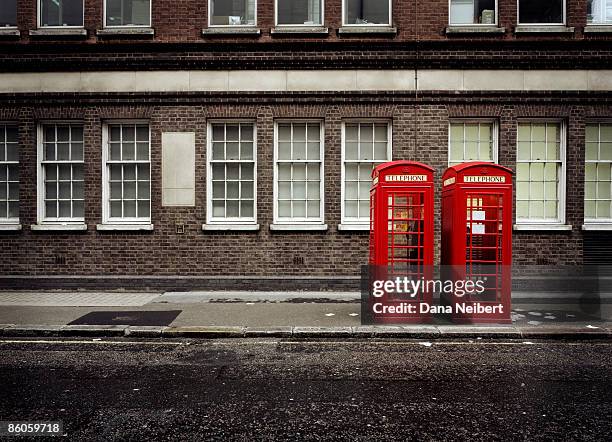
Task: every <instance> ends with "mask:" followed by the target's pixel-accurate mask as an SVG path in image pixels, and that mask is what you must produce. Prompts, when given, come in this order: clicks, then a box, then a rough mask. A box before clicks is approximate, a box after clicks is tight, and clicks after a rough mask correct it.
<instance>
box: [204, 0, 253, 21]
mask: <svg viewBox="0 0 612 442" xmlns="http://www.w3.org/2000/svg"><path fill="white" fill-rule="evenodd" d="M210 3H211V13H210V17H211V20H210V21H211V24H212V25H220V26H240V25H254V24H255V3H256V0H239V1H236V0H211V2H210Z"/></svg>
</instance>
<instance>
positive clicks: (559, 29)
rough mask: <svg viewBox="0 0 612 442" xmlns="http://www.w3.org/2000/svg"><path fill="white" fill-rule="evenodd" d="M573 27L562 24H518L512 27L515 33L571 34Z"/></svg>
mask: <svg viewBox="0 0 612 442" xmlns="http://www.w3.org/2000/svg"><path fill="white" fill-rule="evenodd" d="M573 32H574V28H573V27H569V26H564V25H519V26H517V27H516V28H514V33H515V34H572V33H573Z"/></svg>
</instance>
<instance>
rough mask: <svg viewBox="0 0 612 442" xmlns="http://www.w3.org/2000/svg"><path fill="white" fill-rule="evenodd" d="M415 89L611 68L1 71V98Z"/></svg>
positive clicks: (597, 76) (610, 83)
mask: <svg viewBox="0 0 612 442" xmlns="http://www.w3.org/2000/svg"><path fill="white" fill-rule="evenodd" d="M415 74H416V77H417V78H416V79H415ZM415 90H419V91H612V70H441V69H440V70H418V71H415V70H410V69H399V70H266V71H262V70H259V71H247V70H245V71H237V70H233V71H108V72H45V73H42V72H41V73H39V72H26V73H0V94H9V93H61V92H69V93H79V92H81V93H107V92H118V93H119V92H299V91H302V92H309V91H312V92H314V91H320V92H326V91H340V92H354V91H415Z"/></svg>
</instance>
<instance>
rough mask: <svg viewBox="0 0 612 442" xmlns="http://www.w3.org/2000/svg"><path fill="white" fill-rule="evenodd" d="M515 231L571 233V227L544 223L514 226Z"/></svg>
mask: <svg viewBox="0 0 612 442" xmlns="http://www.w3.org/2000/svg"><path fill="white" fill-rule="evenodd" d="M514 230H515V231H529V230H531V231H540V232H544V231H571V230H572V226H571V225H568V224H545V223H533V224H515V225H514Z"/></svg>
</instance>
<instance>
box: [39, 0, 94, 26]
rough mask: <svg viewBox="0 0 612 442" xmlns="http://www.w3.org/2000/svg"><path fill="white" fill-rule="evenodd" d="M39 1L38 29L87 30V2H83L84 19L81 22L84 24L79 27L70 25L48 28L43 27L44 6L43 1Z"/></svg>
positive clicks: (83, 0)
mask: <svg viewBox="0 0 612 442" xmlns="http://www.w3.org/2000/svg"><path fill="white" fill-rule="evenodd" d="M37 1H38V10H37V13H36V25H37V27H38V29H83V28H85V0H82V2H81V3H82V4H83V17H82V18H81V22H82V24H81V25H80V26H79V25H68V26H61V25H58V26H48V25H43V24H42V5H41V2H42V1H43V0H37Z"/></svg>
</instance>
